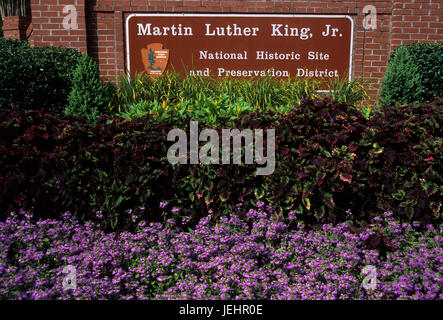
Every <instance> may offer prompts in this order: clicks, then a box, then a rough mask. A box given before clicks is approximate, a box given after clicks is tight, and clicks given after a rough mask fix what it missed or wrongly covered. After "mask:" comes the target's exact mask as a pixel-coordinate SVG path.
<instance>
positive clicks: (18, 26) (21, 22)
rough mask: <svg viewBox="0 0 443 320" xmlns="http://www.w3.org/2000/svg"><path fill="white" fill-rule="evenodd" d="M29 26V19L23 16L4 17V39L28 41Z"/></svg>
mask: <svg viewBox="0 0 443 320" xmlns="http://www.w3.org/2000/svg"><path fill="white" fill-rule="evenodd" d="M28 25H29V19H27V18H26V17H22V16H9V17H4V20H3V26H2V30H3V37H4V38H14V39H19V40H27V37H26V30H27V27H28Z"/></svg>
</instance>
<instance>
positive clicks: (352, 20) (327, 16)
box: [125, 13, 354, 92]
mask: <svg viewBox="0 0 443 320" xmlns="http://www.w3.org/2000/svg"><path fill="white" fill-rule="evenodd" d="M153 16H154V17H224V16H229V17H270V18H278V17H282V18H347V19H349V20H350V21H351V39H350V50H349V81H351V75H352V54H353V52H352V47H353V45H354V19H352V17H351V16H349V15H334V14H329V15H327V14H326V15H321V14H263V13H260V14H257V13H251V14H236V13H221V14H220V13H201V14H199V13H132V14H130V15H129V16H127V17H126V22H125V29H126V30H125V34H126V39H125V40H126V41H125V45H126V63H127V73H128V76H129V74H130V70H131V66H130V64H131V62H130V59H129V47H130V45H129V20H130V19H131V18H132V17H153ZM322 91H325V92H329V90H320V92H322Z"/></svg>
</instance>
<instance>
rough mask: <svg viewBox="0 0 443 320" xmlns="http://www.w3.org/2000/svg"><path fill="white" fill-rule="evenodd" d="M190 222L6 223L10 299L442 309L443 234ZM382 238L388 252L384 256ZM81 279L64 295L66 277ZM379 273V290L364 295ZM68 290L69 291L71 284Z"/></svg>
mask: <svg viewBox="0 0 443 320" xmlns="http://www.w3.org/2000/svg"><path fill="white" fill-rule="evenodd" d="M182 220H186V218H177V219H169V220H168V222H165V223H150V224H147V223H145V222H143V221H141V222H136V223H138V225H137V229H136V231H134V232H129V231H125V232H119V233H117V232H114V233H108V234H107V233H105V232H103V231H102V230H100V228H99V227H98V226H97V225H95V224H93V223H85V224H80V223H79V222H78V221H77V220H76V219H75V217H73V216H72V215H70V214H68V213H65V214H64V215H63V217H62V218H61V219H60V220H45V221H38V222H35V221H33V219H32V216H31V215H30V214H27V213H24V212H21V213H19V214H15V215H11V216H10V217H9V218H8V219H7V220H6V221H5V222H1V223H0V298H2V299H442V298H443V293H442V284H443V279H442V273H443V263H442V262H443V249H442V234H441V230H436V229H434V228H433V227H432V226H428V227H427V229H426V230H425V231H423V230H421V231H419V229H418V226H417V225H409V224H399V223H397V222H395V221H394V219H393V218H392V217H391V215H390V214H389V213H386V214H385V215H384V218H375V219H374V221H373V223H372V224H370V225H369V226H368V227H367V228H363V229H361V230H359V231H358V232H356V231H355V230H356V229H355V228H350V227H349V225H347V224H346V223H342V224H339V225H331V224H325V225H323V226H321V227H320V228H319V229H318V230H307V229H306V228H305V226H304V225H303V223H302V222H298V221H297V219H296V216H295V215H294V214H290V215H289V217H288V218H286V219H282V218H278V217H277V216H276V215H275V214H274V213H273V210H272V208H269V207H265V206H264V205H263V204H259V205H258V208H255V209H251V210H249V212H248V213H247V214H246V216H245V217H244V218H240V217H238V216H237V215H234V214H233V215H231V216H230V217H226V218H217V220H216V221H214V220H213V219H212V218H211V216H208V217H206V218H204V219H202V220H201V221H200V222H199V223H198V225H197V226H196V227H195V228H193V229H190V230H188V231H182V228H178V227H179V225H180V224H184V223H186V221H182ZM377 235H382V236H381V238H382V239H383V240H382V242H385V243H387V244H388V245H387V248H388V249H386V248H385V250H381V248H382V246H378V247H377V246H375V248H374V245H373V244H374V241H372V240H373V239H375V238H376V236H377ZM67 265H72V266H74V267H75V270H76V289H68V290H65V289H64V286H63V284H64V278H65V277H66V276H67V274H65V273H63V268H64V267H65V266H67ZM368 265H371V266H373V268H374V270H375V271H376V282H370V284H371V285H375V288H372V289H371V288H370V287H369V288H368V287H367V286H365V287H366V288H365V287H364V286H363V282H364V280H365V278H366V277H367V275H366V274H365V273H364V272H363V271H362V270H363V268H364V267H365V266H368ZM65 283H66V282H65Z"/></svg>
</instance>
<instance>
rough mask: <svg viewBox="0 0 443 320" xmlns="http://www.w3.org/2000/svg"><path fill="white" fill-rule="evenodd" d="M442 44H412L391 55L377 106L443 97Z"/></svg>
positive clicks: (396, 50)
mask: <svg viewBox="0 0 443 320" xmlns="http://www.w3.org/2000/svg"><path fill="white" fill-rule="evenodd" d="M442 77H443V44H441V43H418V42H417V43H412V44H408V45H404V46H400V47H398V48H397V49H395V50H394V52H393V53H392V55H391V57H390V59H389V62H388V67H387V69H386V73H385V76H384V78H383V81H382V84H381V87H380V96H381V98H380V103H381V104H382V105H393V104H395V103H397V102H398V103H410V102H422V101H425V100H429V99H432V98H433V97H437V96H442V95H443V82H442V81H441V79H442Z"/></svg>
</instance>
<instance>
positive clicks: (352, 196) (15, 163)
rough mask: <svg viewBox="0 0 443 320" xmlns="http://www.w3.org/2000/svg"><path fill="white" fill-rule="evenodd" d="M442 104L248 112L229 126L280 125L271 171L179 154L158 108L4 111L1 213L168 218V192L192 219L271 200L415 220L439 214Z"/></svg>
mask: <svg viewBox="0 0 443 320" xmlns="http://www.w3.org/2000/svg"><path fill="white" fill-rule="evenodd" d="M442 103H443V99H442V98H438V99H436V100H434V101H433V102H431V103H427V104H421V105H415V104H411V105H409V106H407V107H392V108H390V109H389V110H385V112H384V113H378V114H376V115H375V117H374V118H373V119H371V120H367V119H366V118H365V117H364V116H363V115H362V114H361V113H360V112H359V111H358V110H355V109H354V108H353V107H352V106H349V105H347V104H342V103H337V102H333V101H331V100H328V99H324V100H315V101H303V103H302V105H301V106H300V107H298V108H297V109H296V110H294V111H293V112H291V113H289V114H284V115H282V114H278V113H273V112H265V113H261V114H257V113H251V114H249V115H246V116H243V117H242V118H241V119H238V120H237V122H236V123H235V126H232V127H235V128H239V129H240V130H241V129H243V128H251V129H254V128H260V129H266V128H275V129H276V147H277V148H276V167H275V172H274V174H272V175H269V176H256V175H255V174H254V172H255V169H256V165H201V164H200V165H180V164H176V165H171V164H170V163H169V162H168V160H167V158H166V155H167V150H168V148H169V146H170V145H172V143H173V142H168V141H167V134H168V132H169V130H170V129H172V128H175V127H176V125H175V123H172V122H171V123H167V122H163V123H161V122H158V121H156V120H154V119H153V118H152V117H151V116H146V117H144V118H140V119H137V120H134V121H126V120H124V119H122V118H117V117H116V118H110V117H108V116H104V117H102V118H100V119H99V120H98V122H97V124H96V126H91V125H88V124H87V123H86V121H85V119H84V118H79V117H73V116H62V117H60V116H56V115H53V114H48V113H45V112H42V111H28V112H18V111H13V112H11V111H7V110H4V111H2V112H0V136H1V139H0V185H1V186H2V189H1V192H0V207H1V209H2V212H1V214H2V216H3V217H5V214H6V212H8V211H10V210H18V209H20V208H22V209H31V210H33V211H34V213H35V214H36V215H37V216H42V217H48V216H53V215H56V214H58V213H59V212H61V211H64V210H71V211H72V212H73V213H77V214H78V215H79V216H81V217H82V218H87V219H94V218H95V216H96V211H98V210H102V211H103V214H104V215H105V216H106V217H107V221H108V224H109V225H111V226H113V227H115V226H116V225H117V224H118V225H120V226H124V225H125V223H124V222H125V221H126V220H127V219H129V218H130V215H128V214H127V213H128V211H129V210H130V209H134V210H135V209H136V208H139V207H145V210H144V211H143V212H144V213H143V217H144V218H146V219H148V220H159V219H160V218H161V217H160V214H161V212H162V209H160V208H159V203H160V201H168V203H169V204H168V205H169V206H171V207H172V206H177V207H180V208H182V213H183V214H187V215H192V216H193V217H194V218H195V220H194V221H197V219H198V218H200V217H201V216H204V215H206V214H207V213H208V211H212V212H213V214H214V215H215V216H217V215H221V214H226V213H229V212H232V211H233V210H234V209H235V208H234V204H238V203H243V205H244V207H248V206H249V205H250V204H251V203H256V202H261V201H263V202H265V203H268V204H270V205H272V206H273V207H274V208H276V210H277V211H276V214H286V213H287V210H290V209H292V208H297V210H296V211H297V212H296V214H297V215H298V216H299V218H300V219H303V220H305V221H306V222H308V223H309V224H311V225H312V224H316V223H323V222H336V221H343V220H345V219H347V210H348V209H350V210H351V211H352V213H353V216H354V218H355V219H363V220H368V219H369V217H370V216H372V215H373V214H375V213H376V212H380V209H383V210H391V211H393V212H394V214H395V215H396V216H397V217H398V218H399V219H402V220H406V221H410V220H422V221H430V220H432V219H434V220H438V221H441V199H443V194H442V176H441V169H439V168H441V167H442V163H441V159H442V154H441V153H442V150H443V148H442V136H441V127H440V126H441V125H440V124H441V123H443V121H442V120H443V119H442ZM188 126H189V122H188ZM222 127H223V126H221V127H220V128H218V129H217V130H219V132H220V130H221V129H222ZM183 129H186V130H187V129H188V128H183ZM202 129H203V124H200V130H202ZM187 132H189V131H187ZM220 136H221V135H220ZM202 144H203V143H202ZM202 144H201V145H202ZM265 145H266V142H265ZM188 150H189V148H188Z"/></svg>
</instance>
